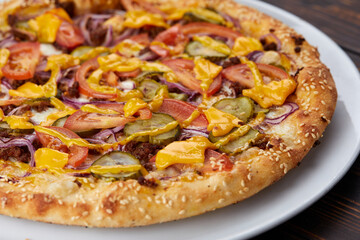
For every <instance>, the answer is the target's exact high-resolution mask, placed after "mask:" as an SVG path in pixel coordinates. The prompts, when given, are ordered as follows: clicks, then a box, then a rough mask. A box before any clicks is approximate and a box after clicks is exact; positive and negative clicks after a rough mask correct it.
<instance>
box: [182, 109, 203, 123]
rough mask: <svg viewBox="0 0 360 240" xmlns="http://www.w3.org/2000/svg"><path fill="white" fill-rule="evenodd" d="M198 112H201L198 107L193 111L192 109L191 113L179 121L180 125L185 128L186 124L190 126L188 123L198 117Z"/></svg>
mask: <svg viewBox="0 0 360 240" xmlns="http://www.w3.org/2000/svg"><path fill="white" fill-rule="evenodd" d="M200 114H201V112H200V111H199V110H198V109H196V110H195V111H193V112H192V113H191V115H190V116H189V117H188V118H187V119H185V120H184V121H183V122H182V123H181V127H183V128H187V127H188V126H190V124H191V123H192V122H193V121H194V120H195V119H196V118H197V117H199V116H200Z"/></svg>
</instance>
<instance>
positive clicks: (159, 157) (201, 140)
mask: <svg viewBox="0 0 360 240" xmlns="http://www.w3.org/2000/svg"><path fill="white" fill-rule="evenodd" d="M208 148H212V149H214V148H215V146H214V145H213V144H212V143H211V142H210V141H209V140H208V139H207V138H206V137H203V136H197V137H192V138H190V139H188V140H186V141H177V142H173V143H170V144H169V145H167V146H166V147H165V148H164V149H162V150H160V151H159V152H158V153H157V154H156V160H155V165H156V168H157V169H159V170H163V169H165V168H167V167H168V166H171V165H173V164H176V163H184V164H196V163H200V164H201V163H204V159H205V150H206V149H208Z"/></svg>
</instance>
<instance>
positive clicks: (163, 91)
mask: <svg viewBox="0 0 360 240" xmlns="http://www.w3.org/2000/svg"><path fill="white" fill-rule="evenodd" d="M168 97H169V91H168V89H167V87H166V86H161V87H160V88H159V90H158V91H157V93H156V95H155V97H154V98H153V99H152V100H151V102H149V103H148V106H149V108H150V110H151V111H153V112H156V111H157V110H158V109H159V108H160V107H161V105H162V103H163V101H164V99H165V98H168Z"/></svg>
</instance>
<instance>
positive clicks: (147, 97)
mask: <svg viewBox="0 0 360 240" xmlns="http://www.w3.org/2000/svg"><path fill="white" fill-rule="evenodd" d="M160 87H161V84H160V83H158V82H156V81H154V80H149V79H146V80H144V81H142V82H141V83H140V86H139V87H138V89H139V90H140V91H141V92H142V93H143V95H144V98H143V99H144V101H146V102H150V101H151V100H152V99H153V98H154V97H155V95H156V92H157V90H158V89H159V88H160Z"/></svg>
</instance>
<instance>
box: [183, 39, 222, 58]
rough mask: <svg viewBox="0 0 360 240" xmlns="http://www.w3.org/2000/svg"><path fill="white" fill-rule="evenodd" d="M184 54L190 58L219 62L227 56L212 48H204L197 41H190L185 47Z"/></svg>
mask: <svg viewBox="0 0 360 240" xmlns="http://www.w3.org/2000/svg"><path fill="white" fill-rule="evenodd" d="M185 52H186V53H187V54H189V55H190V56H192V57H196V56H200V57H204V58H206V59H208V60H210V61H213V62H214V61H219V60H222V59H224V58H226V57H227V55H225V54H223V53H221V52H218V51H216V50H214V49H212V48H209V47H205V46H204V45H202V44H201V43H200V42H198V41H192V42H190V43H189V44H188V45H186V48H185Z"/></svg>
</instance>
